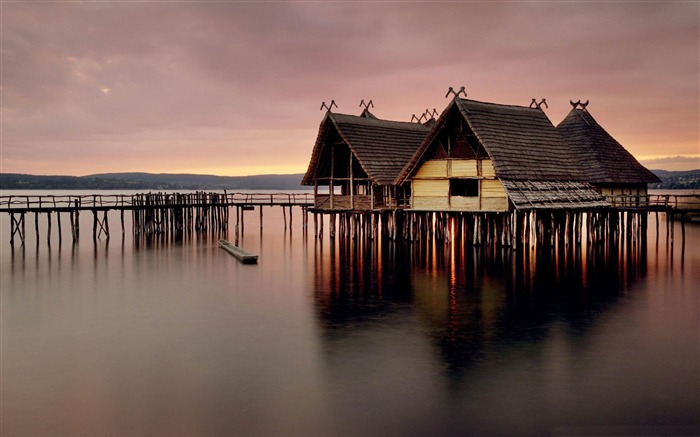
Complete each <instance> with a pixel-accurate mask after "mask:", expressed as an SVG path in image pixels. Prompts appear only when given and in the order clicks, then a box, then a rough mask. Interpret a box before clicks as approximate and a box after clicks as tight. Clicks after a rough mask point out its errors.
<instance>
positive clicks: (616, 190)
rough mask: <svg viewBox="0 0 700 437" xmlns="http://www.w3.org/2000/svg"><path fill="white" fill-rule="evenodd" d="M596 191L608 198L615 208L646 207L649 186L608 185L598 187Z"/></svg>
mask: <svg viewBox="0 0 700 437" xmlns="http://www.w3.org/2000/svg"><path fill="white" fill-rule="evenodd" d="M596 190H597V191H598V192H599V193H600V194H602V195H603V196H606V198H608V200H610V201H611V202H612V203H613V205H614V206H646V205H647V204H648V198H647V194H648V192H647V184H639V185H606V186H598V187H596Z"/></svg>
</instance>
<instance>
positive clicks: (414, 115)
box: [411, 113, 427, 123]
mask: <svg viewBox="0 0 700 437" xmlns="http://www.w3.org/2000/svg"><path fill="white" fill-rule="evenodd" d="M424 118H425V119H427V116H426V115H425V113H423V114H421V116H420V117H417V116H416V114H413V115H412V116H411V123H413V120H415V121H416V123H423V119H424Z"/></svg>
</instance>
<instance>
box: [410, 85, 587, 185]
mask: <svg viewBox="0 0 700 437" xmlns="http://www.w3.org/2000/svg"><path fill="white" fill-rule="evenodd" d="M454 111H459V112H460V113H461V115H462V116H463V118H464V120H465V121H466V122H467V124H468V126H469V128H470V129H471V130H472V131H473V132H474V135H476V137H477V138H478V140H479V142H480V143H481V144H482V145H483V148H484V150H486V152H487V153H488V155H489V157H490V158H491V160H492V162H493V166H494V169H495V171H496V176H498V177H499V178H500V179H511V180H549V181H557V180H559V181H582V180H585V176H584V175H583V174H582V173H581V171H580V170H579V167H580V166H579V165H578V163H577V162H576V158H575V155H574V154H573V152H572V150H571V148H570V147H569V146H568V144H566V143H565V142H564V140H563V139H562V138H561V136H560V135H559V134H558V133H557V131H556V129H555V128H554V126H553V125H552V123H551V122H550V121H549V118H547V116H546V115H545V113H544V112H543V111H542V110H541V109H539V108H528V107H525V106H513V105H500V104H496V103H484V102H478V101H475V100H467V99H459V98H456V99H454V100H453V101H452V102H451V103H450V104H449V105H448V106H447V108H446V109H445V110H444V111H443V112H442V114H441V115H440V117H439V118H438V120H437V122H436V123H435V125H434V126H433V128H432V130H431V132H430V134H429V135H428V137H427V138H426V139H425V141H423V144H422V145H421V147H420V148H418V150H417V151H416V153H415V154H414V155H413V157H412V158H411V160H410V162H409V164H408V165H407V166H406V168H404V170H403V171H402V174H401V175H402V180H403V179H404V178H407V177H409V176H410V175H411V174H412V173H413V172H414V171H415V170H417V167H419V166H420V163H422V160H423V155H424V154H425V152H426V150H427V149H428V148H429V147H430V146H431V144H432V143H433V140H434V139H435V137H436V135H437V134H438V133H439V130H440V129H441V128H442V127H443V126H444V125H445V122H446V120H447V119H448V117H449V115H450V114H451V113H452V112H454Z"/></svg>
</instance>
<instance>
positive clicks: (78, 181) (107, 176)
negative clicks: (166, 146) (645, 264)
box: [0, 169, 700, 190]
mask: <svg viewBox="0 0 700 437" xmlns="http://www.w3.org/2000/svg"><path fill="white" fill-rule="evenodd" d="M652 172H654V174H656V175H657V176H658V177H659V178H660V179H661V182H659V183H655V184H649V189H653V190H697V189H700V169H698V170H688V171H669V170H652ZM302 177H303V174H301V173H296V174H267V175H252V176H216V175H198V174H174V173H102V174H94V175H87V176H60V175H56V176H43V175H30V174H20V173H0V190H304V189H305V187H303V186H302V185H301V179H302Z"/></svg>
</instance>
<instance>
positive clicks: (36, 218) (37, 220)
mask: <svg viewBox="0 0 700 437" xmlns="http://www.w3.org/2000/svg"><path fill="white" fill-rule="evenodd" d="M34 230H35V231H36V244H37V245H38V244H39V213H38V212H35V213H34Z"/></svg>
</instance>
